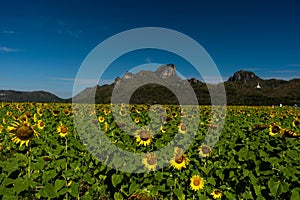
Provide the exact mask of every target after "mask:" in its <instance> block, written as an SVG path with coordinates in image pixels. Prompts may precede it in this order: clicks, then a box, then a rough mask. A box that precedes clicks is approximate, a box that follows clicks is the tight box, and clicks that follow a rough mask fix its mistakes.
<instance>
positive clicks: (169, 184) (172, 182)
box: [167, 178, 175, 187]
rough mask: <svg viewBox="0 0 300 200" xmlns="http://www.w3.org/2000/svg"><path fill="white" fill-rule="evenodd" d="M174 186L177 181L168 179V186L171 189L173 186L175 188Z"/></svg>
mask: <svg viewBox="0 0 300 200" xmlns="http://www.w3.org/2000/svg"><path fill="white" fill-rule="evenodd" d="M174 184H175V181H174V179H173V178H168V179H167V185H168V186H170V187H171V186H174Z"/></svg>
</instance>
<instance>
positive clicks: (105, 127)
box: [103, 122, 109, 132]
mask: <svg viewBox="0 0 300 200" xmlns="http://www.w3.org/2000/svg"><path fill="white" fill-rule="evenodd" d="M108 130H109V124H108V123H107V122H105V123H104V127H103V131H104V132H107V131H108Z"/></svg>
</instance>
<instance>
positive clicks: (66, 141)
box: [65, 137, 69, 199]
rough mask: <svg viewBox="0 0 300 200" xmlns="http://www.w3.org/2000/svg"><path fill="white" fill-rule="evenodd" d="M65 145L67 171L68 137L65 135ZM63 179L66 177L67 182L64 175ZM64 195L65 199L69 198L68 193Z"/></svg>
mask: <svg viewBox="0 0 300 200" xmlns="http://www.w3.org/2000/svg"><path fill="white" fill-rule="evenodd" d="M65 145H66V148H65V157H66V172H67V170H68V157H67V153H68V138H67V137H66V140H65ZM65 179H66V184H68V178H67V177H65ZM65 197H66V199H68V198H69V196H68V193H66V196H65Z"/></svg>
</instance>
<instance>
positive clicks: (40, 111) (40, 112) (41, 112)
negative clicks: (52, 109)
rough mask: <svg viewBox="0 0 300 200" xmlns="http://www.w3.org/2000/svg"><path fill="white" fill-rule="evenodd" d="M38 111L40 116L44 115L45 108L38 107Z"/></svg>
mask: <svg viewBox="0 0 300 200" xmlns="http://www.w3.org/2000/svg"><path fill="white" fill-rule="evenodd" d="M36 112H37V114H39V116H40V117H41V116H42V115H43V110H42V109H41V108H37V110H36Z"/></svg>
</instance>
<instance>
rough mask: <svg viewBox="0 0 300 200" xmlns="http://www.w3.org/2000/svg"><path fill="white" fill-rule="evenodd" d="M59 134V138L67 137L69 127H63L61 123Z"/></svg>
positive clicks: (58, 129) (58, 128)
mask: <svg viewBox="0 0 300 200" xmlns="http://www.w3.org/2000/svg"><path fill="white" fill-rule="evenodd" d="M57 132H58V133H59V136H60V137H66V136H67V135H68V133H69V132H68V127H66V126H65V125H63V124H62V123H61V122H60V126H59V127H57Z"/></svg>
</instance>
